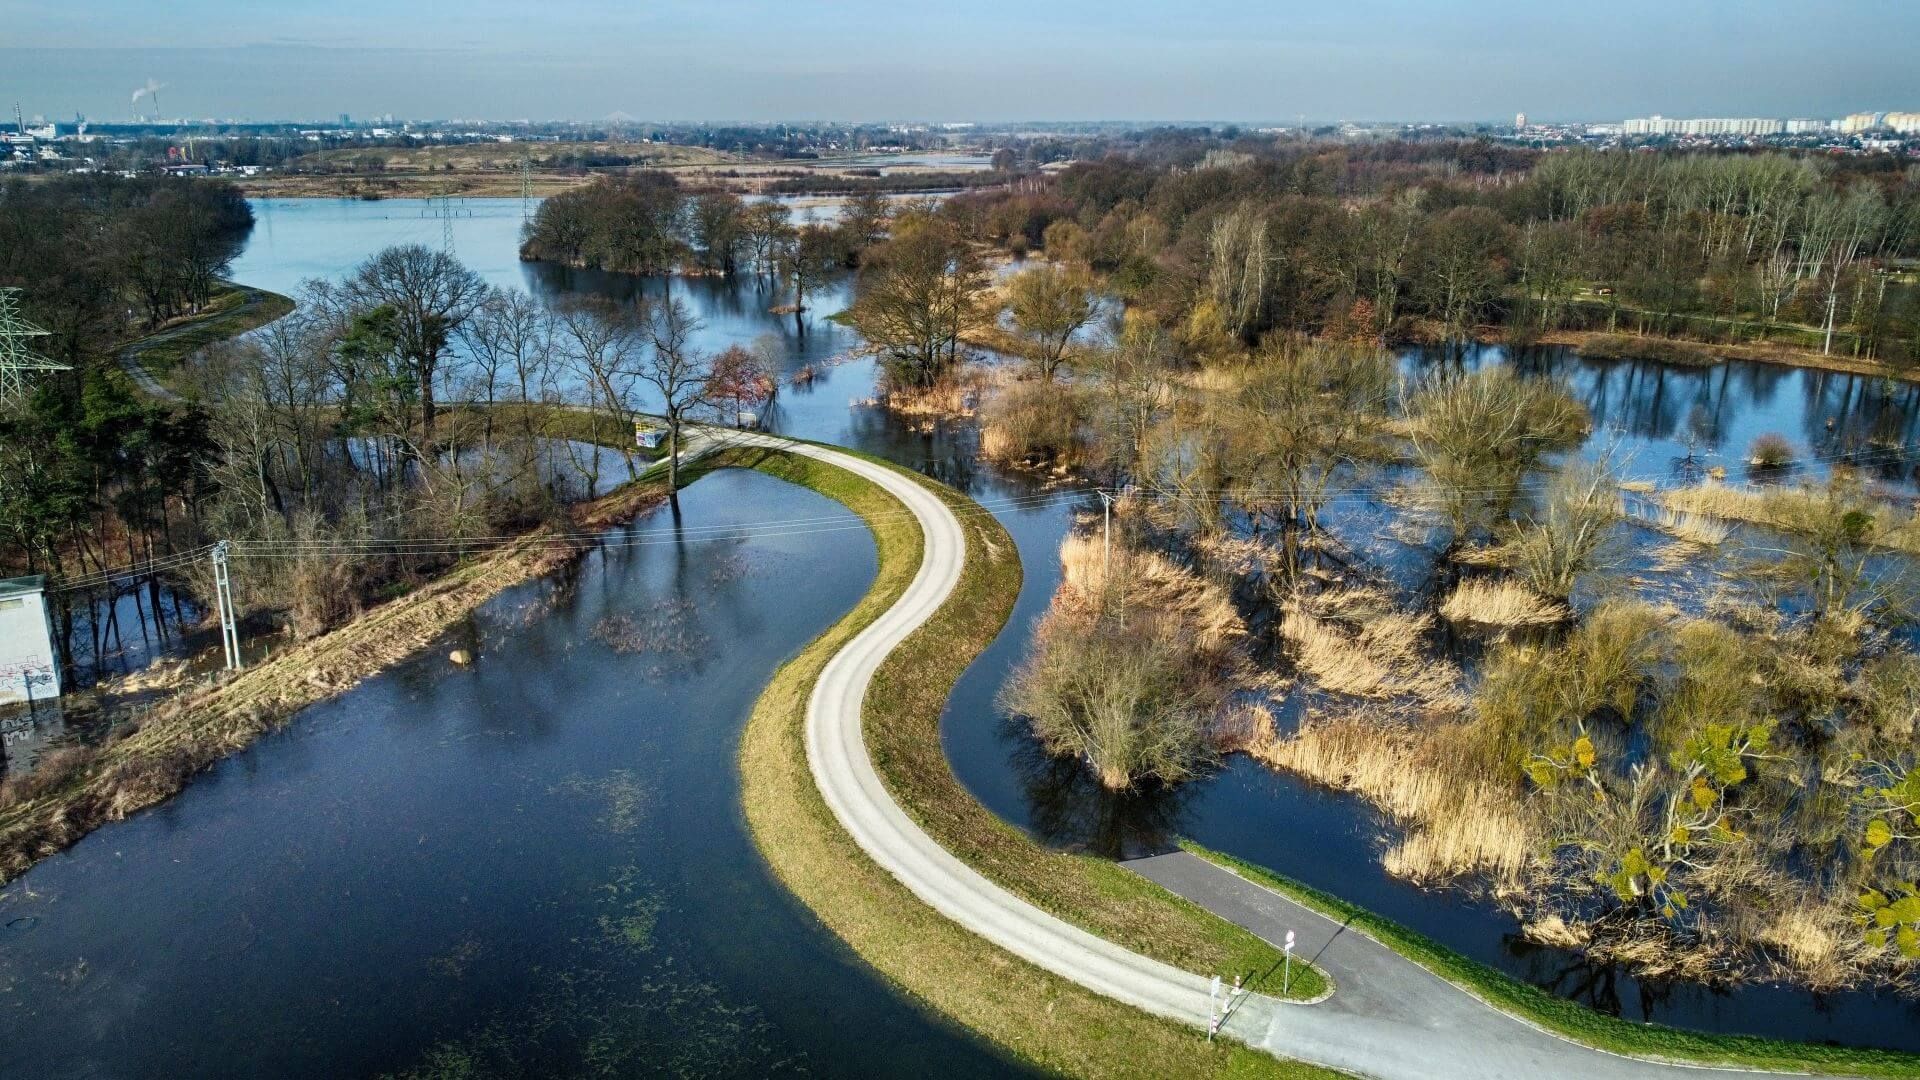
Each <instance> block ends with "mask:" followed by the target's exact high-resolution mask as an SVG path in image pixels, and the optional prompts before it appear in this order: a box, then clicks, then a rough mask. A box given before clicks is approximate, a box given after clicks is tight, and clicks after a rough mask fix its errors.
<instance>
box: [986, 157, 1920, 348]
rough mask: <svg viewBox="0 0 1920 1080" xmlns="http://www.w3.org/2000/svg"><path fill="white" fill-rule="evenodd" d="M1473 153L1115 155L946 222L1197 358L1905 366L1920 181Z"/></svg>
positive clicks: (1767, 166) (1694, 163) (1917, 303)
mask: <svg viewBox="0 0 1920 1080" xmlns="http://www.w3.org/2000/svg"><path fill="white" fill-rule="evenodd" d="M1473 145H1475V144H1464V145H1462V146H1455V147H1454V148H1453V150H1452V153H1451V156H1449V154H1448V153H1447V152H1446V151H1447V149H1448V148H1447V147H1445V146H1434V145H1427V146H1424V147H1423V146H1421V145H1420V144H1410V145H1398V144H1396V146H1395V148H1394V149H1392V150H1390V151H1389V150H1384V149H1383V150H1379V151H1374V152H1370V153H1356V152H1354V151H1351V150H1345V149H1330V148H1327V147H1326V146H1324V145H1319V144H1313V143H1299V144H1292V143H1279V144H1257V143H1251V142H1248V141H1242V142H1240V143H1237V144H1234V146H1235V147H1249V148H1251V150H1254V151H1258V152H1257V153H1256V152H1250V151H1249V150H1248V149H1238V148H1226V147H1221V146H1219V145H1217V144H1216V145H1215V146H1214V147H1213V148H1212V149H1210V150H1208V151H1206V152H1205V153H1204V154H1201V155H1199V156H1194V155H1193V154H1191V153H1187V154H1182V155H1181V156H1179V157H1178V158H1177V161H1178V162H1179V163H1177V164H1162V163H1156V162H1155V161H1153V160H1151V159H1145V158H1140V157H1110V158H1107V159H1104V160H1101V161H1095V162H1085V163H1079V164H1076V165H1074V166H1072V167H1070V168H1068V169H1066V170H1064V171H1063V172H1062V173H1061V174H1060V175H1059V176H1058V177H1057V179H1048V178H1042V179H1039V180H1033V179H1031V178H1030V179H1029V181H1028V182H1027V183H1026V184H1025V185H1023V187H1024V190H1021V189H1012V190H1003V191H996V192H990V193H976V194H969V195H966V196H961V197H956V198H955V199H954V200H952V204H951V205H950V208H949V212H950V213H952V214H954V215H956V216H957V217H959V218H961V219H964V221H965V222H966V227H967V228H968V231H969V232H970V234H971V235H975V236H979V237H981V238H983V239H985V240H988V241H990V242H992V243H995V244H997V245H1001V246H1004V247H1007V248H1009V249H1011V250H1015V251H1024V250H1041V249H1045V250H1047V252H1048V254H1049V255H1051V256H1056V257H1059V258H1062V259H1066V260H1069V261H1076V262H1081V263H1085V264H1088V265H1091V266H1092V267H1093V268H1094V269H1096V270H1098V271H1100V272H1101V273H1103V274H1105V275H1107V276H1108V277H1109V278H1110V280H1111V281H1112V283H1113V285H1114V287H1115V288H1116V289H1117V290H1119V291H1120V292H1121V294H1122V295H1123V296H1125V297H1127V298H1128V299H1129V301H1131V302H1133V303H1136V304H1139V305H1143V306H1145V307H1148V308H1150V309H1151V310H1153V311H1155V312H1156V314H1158V315H1159V317H1160V319H1161V321H1162V323H1163V324H1165V325H1167V326H1168V327H1169V328H1172V329H1173V330H1174V331H1175V332H1176V333H1177V334H1179V335H1180V336H1181V338H1182V339H1183V340H1184V341H1190V342H1191V343H1192V344H1193V345H1195V346H1196V347H1200V348H1210V349H1222V348H1231V347H1233V346H1234V343H1236V342H1237V343H1239V344H1240V345H1250V344H1252V343H1254V342H1256V341H1258V340H1259V338H1260V337H1261V336H1262V335H1263V334H1266V333H1268V332H1271V331H1275V330H1284V331H1297V332H1306V333H1316V334H1332V335H1334V336H1349V337H1351V336H1365V337H1372V336H1382V337H1386V338H1388V339H1394V340H1407V339H1414V338H1429V339H1431V338H1459V337H1462V336H1465V335H1468V334H1471V333H1473V332H1475V331H1476V329H1480V328H1484V327H1487V326H1489V325H1493V326H1499V327H1503V328H1504V329H1505V330H1506V331H1507V332H1509V333H1513V334H1518V335H1521V336H1529V335H1535V334H1540V333H1545V332H1551V331H1554V330H1560V329H1569V328H1572V329H1580V328H1586V329H1606V330H1632V331H1636V332H1640V333H1647V334H1669V335H1676V336H1692V337H1699V338H1704V339H1706V340H1729V341H1733V340H1765V339H1769V338H1775V337H1781V338H1786V339H1789V340H1793V341H1795V342H1797V343H1799V344H1803V345H1807V346H1810V347H1813V348H1818V349H1820V350H1822V351H1826V352H1832V351H1836V350H1845V351H1847V352H1849V353H1857V354H1859V355H1863V356H1877V357H1881V358H1884V359H1886V360H1888V361H1890V362H1895V363H1910V362H1912V361H1913V360H1914V359H1915V358H1916V356H1915V353H1914V349H1915V344H1914V343H1915V341H1916V339H1920V333H1916V325H1920V324H1917V323H1916V320H1920V290H1916V289H1915V288H1914V287H1913V285H1912V283H1911V282H1910V281H1908V280H1906V278H1909V277H1910V276H1911V272H1910V264H1909V262H1908V261H1909V260H1911V259H1912V258H1913V257H1914V256H1915V255H1916V254H1920V170H1916V169H1914V168H1912V167H1907V168H1905V169H1894V168H1881V169H1880V170H1879V171H1870V170H1869V169H1868V168H1867V167H1866V166H1863V165H1851V164H1849V165H1833V164H1828V163H1825V162H1822V161H1820V160H1818V159H1814V158H1810V157H1806V156H1800V155H1791V154H1785V153H1759V154H1626V153H1611V152H1596V151H1589V150H1576V151H1571V152H1560V153H1548V154H1538V155H1535V154H1530V153H1527V152H1522V151H1504V150H1503V151H1498V152H1494V151H1489V152H1487V153H1485V154H1474V153H1468V152H1467V149H1466V148H1467V147H1471V146H1473ZM1056 225H1058V226H1061V227H1060V228H1059V230H1058V231H1057V232H1056V233H1055V234H1054V235H1053V236H1052V237H1051V240H1052V243H1051V244H1050V243H1049V236H1048V232H1049V230H1051V229H1053V228H1054V227H1055V226H1056Z"/></svg>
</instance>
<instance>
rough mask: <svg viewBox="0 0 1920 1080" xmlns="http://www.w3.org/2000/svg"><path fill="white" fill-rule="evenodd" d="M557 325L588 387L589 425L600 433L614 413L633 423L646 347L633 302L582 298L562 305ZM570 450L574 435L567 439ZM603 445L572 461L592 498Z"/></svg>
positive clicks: (631, 473)
mask: <svg viewBox="0 0 1920 1080" xmlns="http://www.w3.org/2000/svg"><path fill="white" fill-rule="evenodd" d="M555 328H556V330H557V331H558V336H559V340H560V344H561V348H562V350H563V351H562V355H563V356H564V357H565V361H566V363H567V365H568V366H569V367H570V368H571V369H572V370H573V374H574V376H575V378H577V379H579V381H580V382H581V384H582V385H583V386H584V387H585V388H586V391H587V411H588V414H589V417H590V419H589V421H588V423H589V426H590V427H592V428H593V434H594V436H595V438H593V439H592V440H591V441H592V442H595V443H603V442H605V441H606V440H604V439H601V438H599V437H598V436H599V433H600V418H601V417H602V416H605V415H608V414H611V415H613V416H615V417H618V418H619V420H620V421H621V422H622V423H623V424H624V425H625V426H626V427H631V426H632V425H633V419H634V407H633V405H634V382H635V379H636V377H637V376H636V368H637V366H638V364H639V362H640V361H639V358H640V354H641V352H642V350H643V348H644V345H643V341H644V337H645V327H644V326H643V324H642V320H641V319H640V318H639V317H638V316H637V313H636V312H634V311H633V309H632V308H629V307H625V306H622V305H619V304H615V303H614V302H612V301H610V300H605V299H601V298H591V299H583V300H580V301H577V302H575V303H571V304H568V305H566V306H564V307H561V308H560V309H559V310H558V311H557V312H556V315H555ZM567 449H568V452H569V453H573V451H574V443H573V440H568V441H567ZM598 462H599V451H598V449H597V448H593V449H589V450H587V451H586V453H585V456H584V458H582V457H580V456H578V455H576V456H575V460H574V463H575V465H576V466H577V467H578V468H579V469H580V471H581V474H582V475H583V476H585V477H586V479H587V495H588V497H589V498H591V497H592V496H593V495H594V494H595V488H596V487H597V486H598V484H599V480H600V472H599V464H598ZM638 475H639V474H638V472H637V471H636V470H635V468H634V465H633V460H632V457H631V455H629V456H628V459H627V476H628V479H635V478H637V477H638Z"/></svg>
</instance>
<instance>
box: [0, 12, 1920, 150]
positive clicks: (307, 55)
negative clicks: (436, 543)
mask: <svg viewBox="0 0 1920 1080" xmlns="http://www.w3.org/2000/svg"><path fill="white" fill-rule="evenodd" d="M1916 42H1920V2H1915V0H1828V2H1809V0H1797V2H1785V0H1745V2H1739V0H1718V2H1706V0H1666V2H1661V3H1653V2H1647V0H1602V2H1580V3H1572V2H1567V0H1532V2H1520V0H1453V2H1445V0H1429V2H1414V0H1335V2H1331V3H1324V2H1323V3H1297V2H1292V0H1280V2H1268V3H1259V2H1253V0H1232V2H1229V0H1190V2H1188V3H1185V4H1180V3H1173V2H1161V3H1140V2H1135V0H1107V2H1104V3H1096V2H1091V0H1024V2H1016V0H967V2H963V3H947V4H938V5H934V4H925V3H912V2H906V3H901V2H891V3H882V2H876V0H845V2H839V3H807V2H804V0H786V2H784V3H770V2H762V0H709V2H707V3H697V2H688V0H630V2H626V3H614V2H610V0H515V2H508V0H465V2H461V3H447V2H428V3H418V2H415V3H409V2H405V0H387V2H385V3H381V2H375V0H321V2H302V3H288V2H284V0H256V2H253V3H237V2H234V0H65V2H52V0H0V95H4V96H5V97H6V99H7V100H8V101H11V100H13V99H15V98H17V99H18V100H19V101H20V103H21V106H22V108H23V109H24V110H25V111H26V112H27V113H28V114H29V115H32V114H36V113H38V114H45V115H48V116H54V117H68V116H71V115H72V114H73V113H74V112H75V111H80V112H84V113H86V114H88V115H89V116H93V117H95V118H98V119H102V120H106V119H116V118H125V117H128V116H130V115H132V112H133V110H132V107H131V104H130V100H129V99H130V96H131V93H132V91H133V89H134V88H136V87H138V86H141V85H143V84H145V83H146V82H147V81H148V80H149V79H153V80H156V81H158V82H159V83H162V84H164V87H163V89H161V91H160V95H159V96H160V99H161V110H162V112H163V113H165V114H166V115H169V116H173V115H189V116H234V117H249V118H255V119H264V118H284V117H316V118H317V117H329V116H333V115H335V114H337V113H341V112H347V113H352V114H354V115H357V116H367V115H375V114H380V113H386V112H392V113H395V114H398V115H403V116H411V117H422V118H426V117H440V118H445V117H492V118H503V119H504V118H521V117H527V118H535V119H550V118H577V119H595V118H598V117H603V116H606V115H608V114H610V113H613V112H616V111H618V112H625V113H628V114H631V115H634V116H640V117H647V118H652V119H662V120H722V119H739V120H778V119H790V120H810V119H829V118H831V119H854V120H909V119H926V120H948V119H952V120H960V119H981V120H1010V119H1106V118H1115V119H1138V120H1178V119H1215V120H1235V121H1258V120H1291V119H1293V118H1294V117H1296V116H1298V115H1302V114H1304V115H1305V116H1307V117H1309V118H1313V119H1404V120H1477V119H1504V118H1509V117H1511V116H1512V114H1513V113H1514V112H1515V111H1518V110H1525V111H1526V112H1527V113H1528V114H1529V115H1530V116H1532V117H1537V118H1541V119H1554V118H1564V119H1619V118H1622V117H1626V116H1631V115H1642V114H1645V113H1650V112H1661V113H1665V114H1667V115H1670V116H1686V115H1696V116H1697V115H1778V116H1788V115H1791V116H1833V115H1838V114H1841V113H1845V112H1849V111H1854V110H1859V109H1920V60H1917V59H1916V56H1915V53H1914V44H1915V43H1916ZM144 107H145V106H144V105H143V108H144Z"/></svg>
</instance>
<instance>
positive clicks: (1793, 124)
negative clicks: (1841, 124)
mask: <svg viewBox="0 0 1920 1080" xmlns="http://www.w3.org/2000/svg"><path fill="white" fill-rule="evenodd" d="M1832 126H1833V124H1832V123H1831V122H1830V121H1826V120H1789V121H1787V134H1789V135H1817V134H1819V133H1820V132H1822V131H1825V130H1827V129H1828V128H1831V127H1832Z"/></svg>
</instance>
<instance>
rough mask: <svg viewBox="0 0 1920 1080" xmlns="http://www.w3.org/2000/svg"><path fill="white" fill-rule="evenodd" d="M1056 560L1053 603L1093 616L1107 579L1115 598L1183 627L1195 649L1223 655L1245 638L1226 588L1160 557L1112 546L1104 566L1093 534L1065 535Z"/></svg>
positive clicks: (1100, 546)
mask: <svg viewBox="0 0 1920 1080" xmlns="http://www.w3.org/2000/svg"><path fill="white" fill-rule="evenodd" d="M1060 565H1061V568H1062V569H1063V571H1064V574H1063V577H1062V580H1061V587H1060V594H1059V596H1057V597H1056V598H1055V600H1054V603H1055V606H1056V607H1059V608H1063V609H1066V610H1069V611H1072V612H1075V613H1077V614H1080V615H1096V614H1098V612H1099V611H1100V608H1101V604H1102V603H1103V602H1104V599H1105V597H1106V594H1107V590H1108V588H1109V582H1110V581H1111V583H1112V585H1113V587H1114V588H1115V590H1116V593H1115V599H1116V601H1117V602H1118V603H1120V604H1123V605H1126V606H1128V607H1138V609H1139V610H1141V611H1149V612H1153V613H1154V614H1156V615H1158V616H1160V617H1162V618H1166V619H1169V620H1171V621H1173V622H1174V623H1176V624H1178V625H1179V626H1181V627H1183V628H1184V630H1185V632H1186V634H1187V640H1188V641H1189V643H1190V644H1191V646H1192V647H1193V648H1194V649H1195V650H1197V651H1199V652H1202V653H1207V654H1210V655H1227V654H1230V653H1231V652H1232V651H1233V650H1236V649H1238V648H1239V646H1240V644H1241V643H1242V642H1244V641H1245V640H1246V636H1247V626H1246V623H1245V622H1244V621H1243V620H1242V619H1241V618H1240V613H1239V612H1238V611H1236V610H1234V607H1233V601H1232V600H1231V599H1230V598H1229V597H1228V596H1227V594H1226V592H1225V591H1223V590H1222V589H1221V588H1220V587H1219V586H1217V585H1214V584H1212V583H1210V582H1207V581H1205V580H1203V579H1201V578H1200V577H1199V576H1198V575H1196V574H1194V573H1193V572H1192V571H1190V570H1187V569H1186V568H1184V567H1181V566H1177V565H1175V564H1174V563H1173V562H1171V561H1170V560H1168V559H1167V558H1165V557H1164V556H1161V555H1158V554H1155V553H1153V552H1150V551H1134V550H1129V549H1127V548H1126V547H1125V546H1123V545H1117V546H1115V548H1114V549H1113V556H1112V563H1111V565H1109V563H1108V560H1107V554H1106V546H1105V544H1103V543H1102V541H1101V540H1100V538H1099V537H1097V536H1082V535H1071V536H1068V537H1067V538H1066V539H1065V540H1064V541H1062V542H1061V544H1060Z"/></svg>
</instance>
